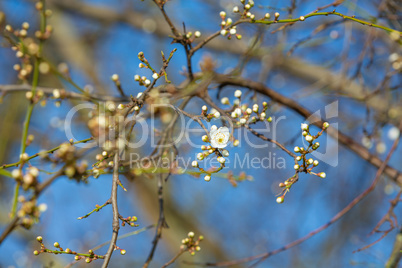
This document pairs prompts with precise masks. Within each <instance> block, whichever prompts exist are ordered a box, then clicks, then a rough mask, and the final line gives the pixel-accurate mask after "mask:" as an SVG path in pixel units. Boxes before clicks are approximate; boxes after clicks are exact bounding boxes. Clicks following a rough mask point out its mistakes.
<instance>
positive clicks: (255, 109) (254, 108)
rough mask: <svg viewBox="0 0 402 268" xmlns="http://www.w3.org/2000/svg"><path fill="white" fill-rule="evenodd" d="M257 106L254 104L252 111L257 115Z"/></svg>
mask: <svg viewBox="0 0 402 268" xmlns="http://www.w3.org/2000/svg"><path fill="white" fill-rule="evenodd" d="M258 108H259V107H258V104H254V105H253V111H254V112H255V113H258Z"/></svg>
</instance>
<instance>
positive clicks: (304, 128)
mask: <svg viewBox="0 0 402 268" xmlns="http://www.w3.org/2000/svg"><path fill="white" fill-rule="evenodd" d="M301 130H305V131H308V124H304V123H302V124H301Z"/></svg>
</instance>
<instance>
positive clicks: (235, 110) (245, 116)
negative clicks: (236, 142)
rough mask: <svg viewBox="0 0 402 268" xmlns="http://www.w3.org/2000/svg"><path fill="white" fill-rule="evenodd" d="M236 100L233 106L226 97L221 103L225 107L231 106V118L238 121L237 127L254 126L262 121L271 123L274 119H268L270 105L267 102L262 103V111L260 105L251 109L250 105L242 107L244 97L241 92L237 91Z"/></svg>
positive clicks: (254, 105)
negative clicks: (241, 102) (242, 97)
mask: <svg viewBox="0 0 402 268" xmlns="http://www.w3.org/2000/svg"><path fill="white" fill-rule="evenodd" d="M234 95H235V97H236V100H235V101H234V103H233V105H231V104H230V102H229V99H228V98H227V97H224V98H222V99H221V103H222V104H224V105H231V106H232V107H231V111H232V112H231V115H230V116H231V117H232V118H233V119H237V122H236V124H237V125H245V124H254V123H256V122H260V121H267V122H271V121H272V117H271V116H268V117H267V109H268V104H267V103H266V102H263V103H262V109H261V107H260V106H259V105H258V104H256V103H255V104H253V106H252V107H249V106H248V104H242V105H240V100H241V96H242V92H241V90H236V91H235V93H234Z"/></svg>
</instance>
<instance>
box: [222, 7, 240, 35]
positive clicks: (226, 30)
mask: <svg viewBox="0 0 402 268" xmlns="http://www.w3.org/2000/svg"><path fill="white" fill-rule="evenodd" d="M219 16H220V17H221V19H222V21H221V35H222V36H226V37H227V38H228V39H229V40H230V39H231V38H232V36H235V37H236V38H237V39H239V40H240V39H241V38H242V36H241V35H240V34H238V33H237V29H236V25H233V21H232V19H231V18H226V12H225V11H221V12H220V13H219Z"/></svg>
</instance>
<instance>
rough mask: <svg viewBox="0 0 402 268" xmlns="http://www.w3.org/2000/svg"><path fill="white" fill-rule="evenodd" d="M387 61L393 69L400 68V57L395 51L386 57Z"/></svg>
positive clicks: (401, 64)
mask: <svg viewBox="0 0 402 268" xmlns="http://www.w3.org/2000/svg"><path fill="white" fill-rule="evenodd" d="M388 60H389V62H390V63H391V64H392V68H393V69H394V70H399V69H401V68H402V57H401V56H400V55H398V54H397V53H392V54H391V55H389V57H388Z"/></svg>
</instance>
